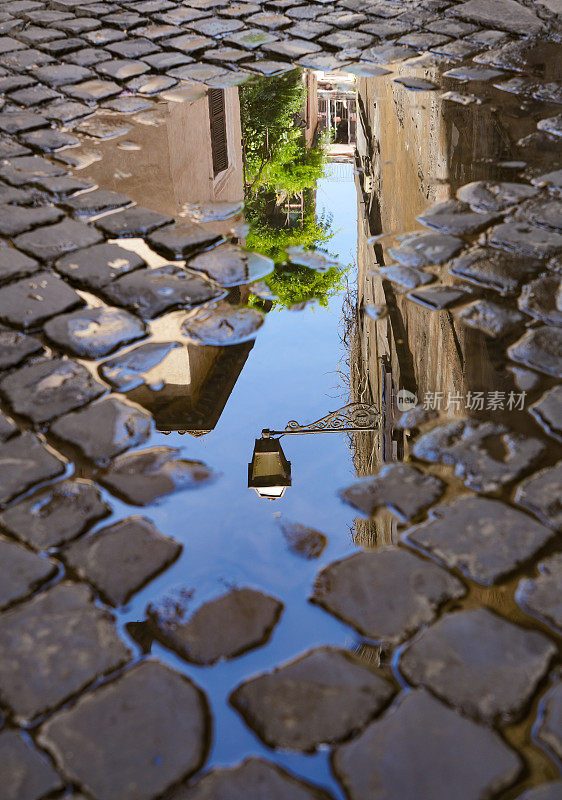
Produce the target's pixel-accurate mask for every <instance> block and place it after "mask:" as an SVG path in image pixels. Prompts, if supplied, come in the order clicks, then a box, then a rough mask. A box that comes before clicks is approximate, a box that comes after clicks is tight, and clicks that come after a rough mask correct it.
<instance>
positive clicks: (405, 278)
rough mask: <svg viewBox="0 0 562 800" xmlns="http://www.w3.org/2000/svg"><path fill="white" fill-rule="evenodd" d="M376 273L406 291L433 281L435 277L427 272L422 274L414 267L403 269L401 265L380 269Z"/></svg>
mask: <svg viewBox="0 0 562 800" xmlns="http://www.w3.org/2000/svg"><path fill="white" fill-rule="evenodd" d="M378 272H379V273H380V274H381V275H382V276H383V277H384V278H387V279H388V280H389V281H393V282H394V283H399V284H401V285H402V286H406V287H407V288H408V289H416V288H417V287H418V286H423V285H424V284H426V283H431V282H432V281H434V280H435V276H434V275H431V274H430V273H428V272H422V270H421V269H415V268H414V267H404V266H402V265H401V264H394V265H393V266H391V267H382V268H380V269H379V270H378Z"/></svg>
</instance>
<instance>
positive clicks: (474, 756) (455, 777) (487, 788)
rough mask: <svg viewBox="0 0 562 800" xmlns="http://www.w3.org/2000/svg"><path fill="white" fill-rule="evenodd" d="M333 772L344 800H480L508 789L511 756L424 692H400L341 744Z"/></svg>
mask: <svg viewBox="0 0 562 800" xmlns="http://www.w3.org/2000/svg"><path fill="white" fill-rule="evenodd" d="M332 763H333V767H334V771H335V773H336V776H337V778H338V780H339V781H340V783H341V784H342V785H343V786H344V787H345V791H346V795H347V797H348V798H349V800H387V798H389V797H391V798H392V800H412V798H414V797H415V798H416V800H450V797H451V787H453V786H454V787H455V788H454V794H455V800H481V799H482V798H489V797H492V796H494V795H496V794H497V793H498V792H500V791H501V790H502V789H504V788H507V787H509V786H511V785H512V784H513V783H514V782H515V781H516V779H517V777H518V775H519V773H520V772H521V767H522V764H521V762H520V760H519V758H518V756H517V755H516V754H515V753H514V751H513V750H511V749H510V748H509V747H508V746H507V745H506V744H504V742H503V740H502V739H500V737H499V736H498V735H497V734H496V733H493V732H492V731H491V730H489V729H488V728H486V727H484V726H483V725H480V724H477V723H476V722H472V721H471V720H469V719H465V718H464V717H461V716H460V715H459V714H457V713H456V712H454V711H451V710H450V709H448V708H447V707H446V706H444V705H443V704H442V703H440V702H439V701H438V700H435V699H434V698H433V697H431V695H429V694H427V693H426V692H424V691H423V690H418V691H414V692H408V693H406V692H403V693H402V694H401V695H400V696H399V697H398V699H397V701H396V702H395V703H394V704H393V705H392V706H391V708H390V709H389V710H388V711H387V712H386V713H385V714H384V716H383V717H382V718H381V719H380V720H378V721H376V722H373V723H372V724H371V725H370V726H369V727H368V728H367V729H366V730H365V731H364V732H363V734H362V735H361V736H359V737H358V738H357V739H354V740H353V741H351V742H349V743H348V744H344V745H342V746H340V747H339V748H338V749H337V750H336V751H335V754H334V756H333V762H332Z"/></svg>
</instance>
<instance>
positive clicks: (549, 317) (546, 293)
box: [518, 275, 562, 327]
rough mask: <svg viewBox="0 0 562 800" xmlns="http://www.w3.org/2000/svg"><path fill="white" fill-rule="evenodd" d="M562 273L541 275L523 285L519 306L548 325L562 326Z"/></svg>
mask: <svg viewBox="0 0 562 800" xmlns="http://www.w3.org/2000/svg"><path fill="white" fill-rule="evenodd" d="M561 295H562V276H561V275H541V277H540V278H537V279H536V280H534V281H531V283H528V284H527V285H526V286H524V287H523V291H522V292H521V297H520V298H519V301H518V303H519V308H520V309H521V311H524V312H525V313H526V314H530V315H531V316H532V317H534V318H535V319H538V320H540V321H541V322H544V323H546V324H547V325H558V327H562V305H561V304H560V299H559V298H560V296H561Z"/></svg>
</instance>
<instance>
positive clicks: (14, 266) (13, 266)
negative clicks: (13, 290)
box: [0, 247, 39, 283]
mask: <svg viewBox="0 0 562 800" xmlns="http://www.w3.org/2000/svg"><path fill="white" fill-rule="evenodd" d="M38 269H39V264H38V263H37V261H35V259H34V258H30V257H29V256H26V255H25V253H20V251H19V250H16V249H15V247H0V281H1V282H2V283H4V282H5V281H12V280H16V279H17V278H23V277H25V276H26V275H31V274H32V273H33V272H37V270H38Z"/></svg>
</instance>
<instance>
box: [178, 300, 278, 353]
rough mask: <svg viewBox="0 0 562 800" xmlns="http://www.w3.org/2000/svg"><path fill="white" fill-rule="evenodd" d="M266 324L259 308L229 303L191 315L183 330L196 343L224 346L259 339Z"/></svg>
mask: <svg viewBox="0 0 562 800" xmlns="http://www.w3.org/2000/svg"><path fill="white" fill-rule="evenodd" d="M264 322H265V314H264V313H263V312H262V311H260V310H259V309H257V308H248V307H247V306H244V305H241V306H237V305H232V304H231V303H228V302H227V301H226V300H225V301H223V302H220V301H219V302H218V303H212V304H210V305H209V306H205V307H203V308H201V309H199V310H198V311H196V312H195V313H194V314H190V315H189V317H188V318H187V319H186V320H185V321H184V322H183V323H182V325H181V329H180V330H181V333H182V334H183V336H185V337H186V339H188V340H189V341H191V342H194V343H195V344H198V345H210V346H212V347H223V346H229V345H235V344H240V343H242V342H247V341H250V340H251V339H255V337H256V336H257V332H258V330H259V329H260V328H261V326H262V325H263V323H264Z"/></svg>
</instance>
